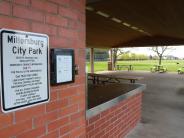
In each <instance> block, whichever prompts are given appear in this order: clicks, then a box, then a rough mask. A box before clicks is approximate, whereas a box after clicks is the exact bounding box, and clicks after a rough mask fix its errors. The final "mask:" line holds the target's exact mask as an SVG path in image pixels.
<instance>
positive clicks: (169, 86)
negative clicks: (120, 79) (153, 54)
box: [115, 71, 184, 138]
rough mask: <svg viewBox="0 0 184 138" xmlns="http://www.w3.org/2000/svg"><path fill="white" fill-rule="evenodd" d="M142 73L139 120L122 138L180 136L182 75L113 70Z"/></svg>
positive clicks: (183, 96)
mask: <svg viewBox="0 0 184 138" xmlns="http://www.w3.org/2000/svg"><path fill="white" fill-rule="evenodd" d="M115 74H120V75H124V76H125V75H129V76H130V75H135V76H143V77H144V80H141V81H139V82H140V83H144V84H147V89H146V90H145V92H144V97H143V111H142V120H141V122H140V123H139V124H138V125H137V127H136V128H135V129H134V130H133V131H131V132H130V133H129V134H128V136H127V137H126V138H184V75H178V74H176V73H150V72H122V71H120V72H116V73H115Z"/></svg>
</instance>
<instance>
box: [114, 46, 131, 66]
mask: <svg viewBox="0 0 184 138" xmlns="http://www.w3.org/2000/svg"><path fill="white" fill-rule="evenodd" d="M126 53H129V51H123V49H121V48H112V57H113V61H112V62H113V66H114V67H113V68H116V63H117V59H118V57H119V56H120V55H122V54H126Z"/></svg>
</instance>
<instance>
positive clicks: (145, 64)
mask: <svg viewBox="0 0 184 138" xmlns="http://www.w3.org/2000/svg"><path fill="white" fill-rule="evenodd" d="M176 63H179V64H176ZM86 64H87V66H88V71H89V70H90V64H89V62H87V63H86ZM117 64H120V65H130V64H131V65H133V68H134V70H137V71H150V68H151V67H153V65H158V61H157V60H144V61H118V62H117ZM162 65H163V66H164V67H166V68H167V70H168V72H177V70H178V68H180V67H182V66H184V61H183V60H162ZM104 70H107V61H103V62H95V72H97V71H104ZM124 70H126V69H124Z"/></svg>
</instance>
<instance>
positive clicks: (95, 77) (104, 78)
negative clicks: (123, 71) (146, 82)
mask: <svg viewBox="0 0 184 138" xmlns="http://www.w3.org/2000/svg"><path fill="white" fill-rule="evenodd" d="M141 79H143V77H135V76H114V75H106V74H95V73H88V80H92V81H93V84H99V83H100V82H101V83H105V82H112V83H120V82H121V80H129V81H130V83H135V81H137V80H141Z"/></svg>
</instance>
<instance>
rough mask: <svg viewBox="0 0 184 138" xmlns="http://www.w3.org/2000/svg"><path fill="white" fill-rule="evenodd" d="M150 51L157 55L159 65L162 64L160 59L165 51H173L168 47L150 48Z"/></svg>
mask: <svg viewBox="0 0 184 138" xmlns="http://www.w3.org/2000/svg"><path fill="white" fill-rule="evenodd" d="M151 50H152V51H153V52H154V53H156V54H157V56H158V59H159V65H161V64H162V58H163V55H164V53H165V51H167V50H173V48H172V47H168V46H157V47H152V48H151Z"/></svg>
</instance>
